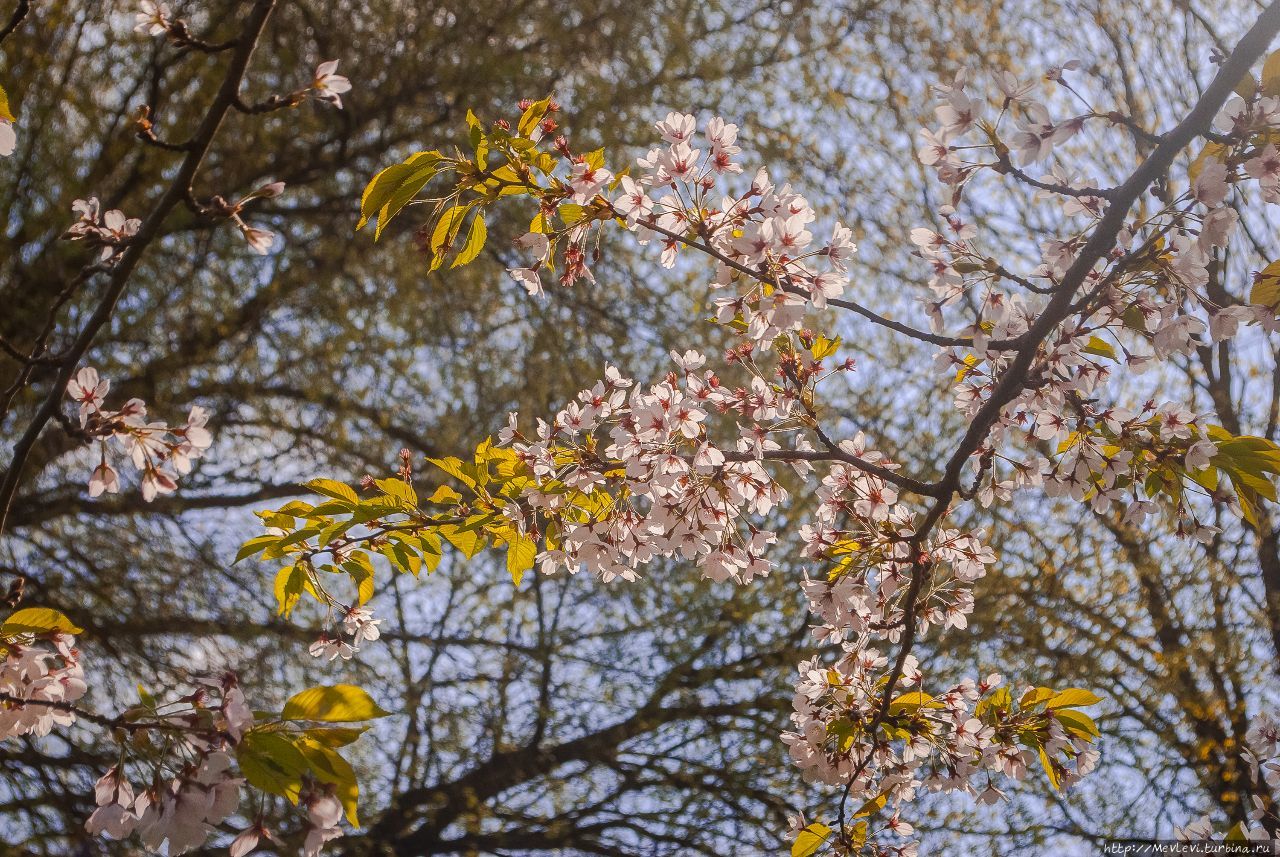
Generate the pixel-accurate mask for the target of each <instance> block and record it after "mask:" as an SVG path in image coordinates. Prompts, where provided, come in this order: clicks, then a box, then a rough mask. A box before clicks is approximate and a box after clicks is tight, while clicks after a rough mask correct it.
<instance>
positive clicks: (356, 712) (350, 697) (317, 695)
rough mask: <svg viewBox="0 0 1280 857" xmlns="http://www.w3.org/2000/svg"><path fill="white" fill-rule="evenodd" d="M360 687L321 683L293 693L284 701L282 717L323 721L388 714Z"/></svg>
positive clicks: (348, 721)
mask: <svg viewBox="0 0 1280 857" xmlns="http://www.w3.org/2000/svg"><path fill="white" fill-rule="evenodd" d="M390 714H391V712H390V711H386V710H384V709H382V708H380V707H378V704H377V703H376V702H374V701H373V697H372V696H370V695H369V694H368V693H367V692H366V691H365V690H364V689H363V688H359V687H356V686H355V685H352V684H332V685H320V686H318V687H312V688H308V689H307V690H304V691H301V692H300V693H296V694H294V695H293V696H292V697H290V698H289V701H288V702H286V703H285V704H284V709H283V710H281V712H280V716H281V718H283V719H284V720H320V721H324V722H326V723H358V722H361V721H364V720H375V719H377V718H379V717H387V716H388V715H390Z"/></svg>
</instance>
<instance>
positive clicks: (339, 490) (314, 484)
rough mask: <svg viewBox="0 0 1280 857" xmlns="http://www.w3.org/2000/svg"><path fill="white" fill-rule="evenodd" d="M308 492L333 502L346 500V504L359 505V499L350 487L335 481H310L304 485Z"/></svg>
mask: <svg viewBox="0 0 1280 857" xmlns="http://www.w3.org/2000/svg"><path fill="white" fill-rule="evenodd" d="M305 487H306V489H307V490H308V491H312V492H314V493H316V494H321V495H323V496H325V497H332V498H333V499H335V500H346V501H347V502H348V503H359V502H360V497H359V495H357V494H356V492H355V489H354V488H352V487H351V486H350V485H347V484H345V483H342V482H339V481H338V480H336V479H312V480H311V481H310V482H307V483H306V484H305Z"/></svg>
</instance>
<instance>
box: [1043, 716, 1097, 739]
mask: <svg viewBox="0 0 1280 857" xmlns="http://www.w3.org/2000/svg"><path fill="white" fill-rule="evenodd" d="M1054 716H1055V717H1057V718H1058V722H1060V723H1061V724H1062V728H1063V729H1066V730H1067V731H1068V732H1070V733H1071V734H1072V735H1075V736H1076V737H1077V738H1083V739H1085V740H1086V741H1089V740H1092V739H1094V738H1097V737H1098V736H1099V735H1101V734H1102V733H1101V732H1099V731H1098V724H1096V723H1094V722H1093V718H1092V717H1090V716H1089V715H1087V714H1085V713H1084V712H1083V711H1077V710H1076V709H1074V708H1063V709H1059V710H1056V711H1054Z"/></svg>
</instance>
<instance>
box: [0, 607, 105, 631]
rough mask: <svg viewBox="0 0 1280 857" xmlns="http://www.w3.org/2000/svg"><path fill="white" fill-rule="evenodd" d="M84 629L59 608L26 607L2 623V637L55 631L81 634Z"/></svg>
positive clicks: (0, 629)
mask: <svg viewBox="0 0 1280 857" xmlns="http://www.w3.org/2000/svg"><path fill="white" fill-rule="evenodd" d="M83 630H84V629H83V628H80V627H78V626H77V625H76V624H75V623H74V622H72V621H71V620H70V619H68V618H67V617H66V616H64V615H62V614H61V613H59V612H58V611H57V610H53V609H51V608H49V607H25V608H23V609H22V610H18V611H15V612H14V613H11V614H10V615H9V618H8V619H5V620H4V623H3V624H0V637H5V638H9V637H16V636H17V635H19V634H51V633H53V632H54V631H59V632H61V633H64V634H79V633H80V632H82V631H83Z"/></svg>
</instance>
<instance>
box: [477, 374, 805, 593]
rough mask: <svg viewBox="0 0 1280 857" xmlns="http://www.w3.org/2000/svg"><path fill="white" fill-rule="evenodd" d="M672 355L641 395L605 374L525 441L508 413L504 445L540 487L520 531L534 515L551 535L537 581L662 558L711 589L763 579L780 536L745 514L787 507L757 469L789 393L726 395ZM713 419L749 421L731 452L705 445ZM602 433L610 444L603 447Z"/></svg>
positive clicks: (773, 443)
mask: <svg viewBox="0 0 1280 857" xmlns="http://www.w3.org/2000/svg"><path fill="white" fill-rule="evenodd" d="M672 357H673V359H674V360H675V361H676V364H677V365H678V367H679V371H678V372H671V373H668V375H667V377H666V378H664V379H663V380H662V381H660V382H659V383H657V384H654V385H652V386H650V387H649V388H647V389H646V388H642V387H633V382H632V381H631V380H630V379H628V378H624V377H622V376H621V374H619V373H618V372H617V370H616V369H614V368H612V367H610V368H609V370H608V371H607V372H606V375H605V378H604V379H603V380H601V381H599V382H597V383H596V384H595V385H594V386H593V387H592V388H590V389H587V390H583V391H582V392H581V393H580V394H579V395H578V399H577V400H576V401H574V402H570V403H569V404H568V405H567V406H565V407H564V408H563V409H562V410H561V411H560V412H559V413H558V414H556V416H555V417H554V418H553V419H552V421H551V422H550V423H547V422H544V421H542V420H538V423H537V430H536V433H535V434H534V436H533V437H532V438H529V437H526V436H524V435H523V434H521V433H520V431H519V430H518V428H517V426H516V420H515V415H514V414H513V415H512V417H511V422H510V424H509V425H508V427H507V428H506V429H505V430H504V431H503V432H502V434H501V436H500V439H501V441H502V442H503V443H505V444H509V445H510V446H511V448H512V450H513V451H515V453H516V454H517V456H518V457H519V458H520V460H521V461H522V462H524V464H525V465H526V466H527V467H528V468H529V470H530V472H531V473H532V474H533V477H534V480H535V481H536V485H535V486H532V487H530V488H528V489H526V490H525V491H524V492H523V498H522V499H523V500H524V502H525V503H526V504H527V505H528V507H529V508H530V509H531V510H532V511H533V513H534V514H533V515H530V516H529V519H528V520H523V519H522V520H520V521H519V525H520V526H522V527H524V528H525V529H526V531H528V530H529V529H530V528H534V527H538V526H540V525H539V524H538V523H537V518H542V519H544V520H545V521H549V522H552V524H553V525H554V529H555V535H554V538H551V539H550V540H549V541H548V545H547V549H546V550H544V551H542V552H541V553H540V554H539V555H538V562H539V565H540V568H541V570H542V572H543V573H547V574H550V573H554V572H556V571H558V570H568V571H570V572H576V571H577V570H578V569H579V568H586V569H588V570H589V571H591V572H593V573H595V574H598V575H599V576H600V577H601V578H602V579H603V580H605V581H610V580H613V579H615V578H622V579H624V580H634V579H636V576H637V570H638V569H639V567H640V566H641V565H643V564H645V563H648V562H650V561H651V560H653V559H654V558H655V557H659V556H664V557H673V556H679V557H682V558H684V559H686V560H690V561H692V562H695V563H696V564H697V565H698V567H699V568H701V570H702V573H703V575H704V576H706V577H708V578H710V579H712V580H717V581H723V580H727V579H729V578H733V579H735V580H737V581H739V582H742V583H747V582H750V581H751V580H752V579H753V578H755V577H758V576H763V575H766V574H768V573H769V569H770V567H771V563H770V562H769V561H768V560H767V559H766V558H765V552H766V549H767V547H768V546H769V545H770V544H772V543H773V542H775V541H776V536H775V535H774V533H772V532H770V531H768V530H763V529H757V528H756V527H754V526H752V525H751V524H750V523H749V522H747V521H746V516H747V515H749V514H755V515H765V514H767V513H768V512H769V511H770V510H772V509H773V508H774V507H776V506H777V505H778V504H779V503H781V502H783V501H784V500H785V499H786V492H785V490H784V489H783V488H782V486H781V485H780V484H778V482H777V480H775V479H774V478H773V477H772V476H771V475H770V474H769V473H768V472H767V471H766V470H765V469H764V467H763V465H762V464H761V461H762V460H763V459H764V457H765V456H766V455H767V454H768V453H770V452H773V451H776V450H780V444H779V443H778V441H777V440H775V439H774V437H773V436H772V435H773V433H774V432H775V431H783V430H786V429H787V428H788V421H789V420H790V418H791V417H792V414H793V410H794V409H795V407H796V401H795V396H794V394H793V393H791V392H789V391H787V390H784V389H780V388H778V387H777V386H775V385H772V384H769V383H767V382H766V381H765V379H764V378H762V377H761V376H758V375H757V376H755V377H754V378H753V381H752V384H751V386H750V387H749V388H738V389H729V388H728V387H726V386H724V385H722V384H721V382H720V380H719V379H718V378H717V377H716V375H715V374H714V373H713V372H710V371H705V370H702V368H701V367H702V366H703V364H704V363H705V358H704V357H703V356H702V355H701V354H698V353H697V352H694V351H689V352H686V353H685V354H683V355H681V354H673V355H672ZM628 388H631V392H630V393H629V394H628V392H627V390H628ZM717 411H718V412H721V413H726V412H733V413H736V414H738V415H739V416H741V417H743V418H744V420H745V425H743V426H742V427H741V428H740V433H739V437H738V439H737V440H736V441H735V443H734V444H733V446H732V447H731V448H729V449H722V448H720V447H719V446H717V445H716V444H714V443H713V442H712V441H711V440H710V439H709V438H708V436H707V431H706V428H705V425H704V424H705V423H706V421H707V420H708V418H709V417H710V416H711V415H712V414H714V413H716V412H717ZM604 431H607V432H608V438H609V440H610V441H611V442H610V443H608V445H607V446H604V447H603V448H600V444H598V443H597V435H596V433H597V432H601V433H603V432H604ZM601 443H603V442H601ZM541 526H542V527H543V528H544V529H546V526H547V525H546V524H542V525H541ZM547 534H548V536H550V535H551V533H550V531H549V530H548V531H547Z"/></svg>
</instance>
